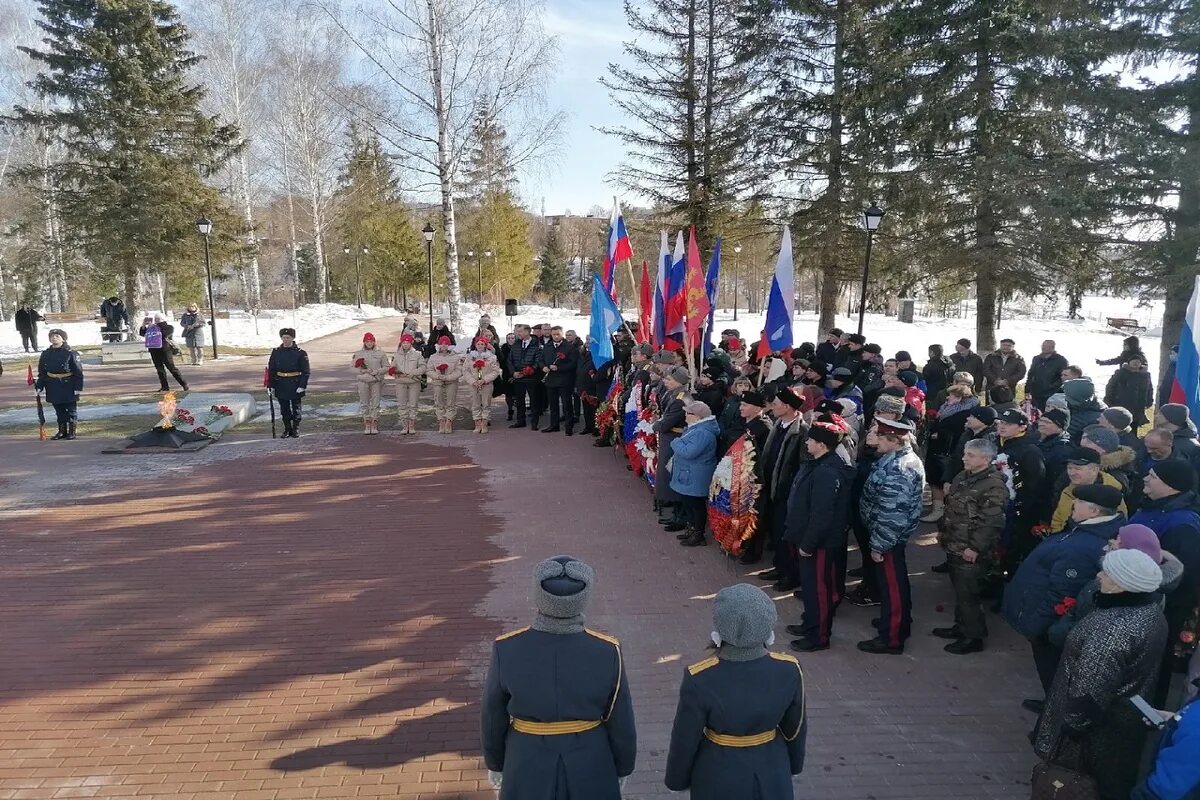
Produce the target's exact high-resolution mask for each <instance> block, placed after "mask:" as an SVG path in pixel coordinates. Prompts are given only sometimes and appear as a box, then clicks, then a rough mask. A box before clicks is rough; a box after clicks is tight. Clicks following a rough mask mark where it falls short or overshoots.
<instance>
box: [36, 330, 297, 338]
mask: <svg viewBox="0 0 1200 800" xmlns="http://www.w3.org/2000/svg"><path fill="white" fill-rule="evenodd" d="M50 332H51V333H54V331H50ZM284 336H290V337H292V338H293V339H295V338H296V329H295V328H280V329H279V338H280V339H282V338H283V337H284Z"/></svg>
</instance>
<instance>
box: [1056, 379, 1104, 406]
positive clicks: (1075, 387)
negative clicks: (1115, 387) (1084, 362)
mask: <svg viewBox="0 0 1200 800" xmlns="http://www.w3.org/2000/svg"><path fill="white" fill-rule="evenodd" d="M1062 390H1063V394H1065V395H1066V396H1067V400H1068V401H1069V402H1072V403H1086V402H1087V401H1089V400H1092V399H1094V398H1095V397H1096V387H1095V386H1093V385H1092V379H1091V378H1072V379H1071V380H1069V381H1066V382H1065V383H1063V385H1062Z"/></svg>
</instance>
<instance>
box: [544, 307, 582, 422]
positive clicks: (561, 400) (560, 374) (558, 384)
mask: <svg viewBox="0 0 1200 800" xmlns="http://www.w3.org/2000/svg"><path fill="white" fill-rule="evenodd" d="M539 363H540V364H541V370H542V374H543V376H544V378H543V380H544V383H545V386H546V401H547V403H548V405H549V406H550V427H548V428H543V429H542V433H558V432H559V431H560V430H564V428H563V427H562V425H565V426H566V427H565V431H566V434H567V436H570V435H572V434H573V433H574V432H575V430H574V428H575V409H574V407H573V406H572V404H571V395H572V394H573V393H574V391H575V371H576V370H577V369H578V368H579V348H578V347H577V346H576V345H573V344H571V343H570V342H568V341H567V340H566V339H565V338H563V329H562V328H561V327H560V326H558V325H555V326H554V327H552V328H551V329H550V341H549V342H548V343H547V344H545V345H543V346H542V349H541V355H540V361H539ZM560 423H561V424H560Z"/></svg>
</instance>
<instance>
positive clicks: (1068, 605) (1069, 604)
mask: <svg viewBox="0 0 1200 800" xmlns="http://www.w3.org/2000/svg"><path fill="white" fill-rule="evenodd" d="M1074 607H1075V598H1074V597H1064V598H1063V599H1062V602H1060V603H1056V604H1055V606H1054V613H1055V614H1058V615H1059V616H1060V617H1065V616H1066V615H1067V614H1069V613H1071V609H1072V608H1074Z"/></svg>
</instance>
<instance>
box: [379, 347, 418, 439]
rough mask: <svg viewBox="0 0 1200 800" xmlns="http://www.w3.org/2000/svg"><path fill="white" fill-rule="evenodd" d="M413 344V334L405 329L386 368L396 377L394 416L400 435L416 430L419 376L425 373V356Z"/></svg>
mask: <svg viewBox="0 0 1200 800" xmlns="http://www.w3.org/2000/svg"><path fill="white" fill-rule="evenodd" d="M413 344H414V341H413V335H412V334H411V333H409V332H407V331H405V333H404V335H403V336H401V337H400V346H399V347H397V348H396V352H395V354H394V355H393V356H392V368H391V369H390V370H388V374H389V375H392V376H393V377H395V379H396V416H397V417H398V420H399V424H398V427H399V428H400V435H401V436H407V435H409V434H412V433H416V432H417V403H418V402H419V401H420V399H421V376H422V375H424V374H425V356H423V355H421V351H420V350H418V349H417V348H416V347H414V346H413Z"/></svg>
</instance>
